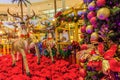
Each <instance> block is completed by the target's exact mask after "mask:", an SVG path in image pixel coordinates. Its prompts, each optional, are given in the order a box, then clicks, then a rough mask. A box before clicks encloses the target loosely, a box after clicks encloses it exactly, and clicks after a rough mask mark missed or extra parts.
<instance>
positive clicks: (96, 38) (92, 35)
mask: <svg viewBox="0 0 120 80" xmlns="http://www.w3.org/2000/svg"><path fill="white" fill-rule="evenodd" d="M91 40H98V33H97V32H93V33H92V34H91Z"/></svg>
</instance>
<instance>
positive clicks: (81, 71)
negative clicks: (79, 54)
mask: <svg viewBox="0 0 120 80" xmlns="http://www.w3.org/2000/svg"><path fill="white" fill-rule="evenodd" d="M79 72H80V76H81V77H83V78H84V77H85V76H86V70H85V69H80V71H79Z"/></svg>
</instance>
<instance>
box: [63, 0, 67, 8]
mask: <svg viewBox="0 0 120 80" xmlns="http://www.w3.org/2000/svg"><path fill="white" fill-rule="evenodd" d="M62 9H63V10H65V9H66V5H65V0H62Z"/></svg>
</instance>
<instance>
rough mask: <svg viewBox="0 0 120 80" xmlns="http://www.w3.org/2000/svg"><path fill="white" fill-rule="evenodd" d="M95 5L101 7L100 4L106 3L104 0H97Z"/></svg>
mask: <svg viewBox="0 0 120 80" xmlns="http://www.w3.org/2000/svg"><path fill="white" fill-rule="evenodd" d="M96 3H97V6H99V7H101V6H104V5H105V3H106V0H97V2H96Z"/></svg>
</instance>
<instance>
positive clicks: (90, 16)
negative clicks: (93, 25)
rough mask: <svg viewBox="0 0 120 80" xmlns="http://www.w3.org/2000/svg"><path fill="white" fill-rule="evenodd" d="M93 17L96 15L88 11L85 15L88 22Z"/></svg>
mask: <svg viewBox="0 0 120 80" xmlns="http://www.w3.org/2000/svg"><path fill="white" fill-rule="evenodd" d="M95 16H96V13H95V12H93V11H90V12H89V13H88V15H87V18H88V19H89V20H90V19H91V18H92V17H95Z"/></svg>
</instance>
